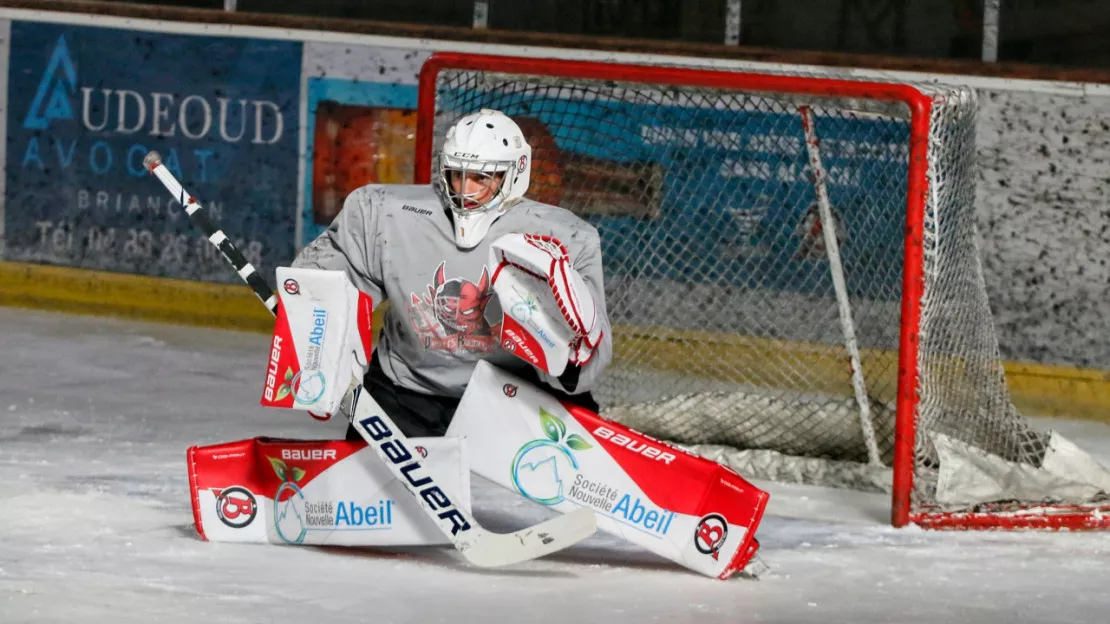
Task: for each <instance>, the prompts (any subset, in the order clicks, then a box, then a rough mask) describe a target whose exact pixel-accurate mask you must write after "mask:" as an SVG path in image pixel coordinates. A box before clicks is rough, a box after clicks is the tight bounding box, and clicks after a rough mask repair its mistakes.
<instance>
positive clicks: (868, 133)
mask: <svg viewBox="0 0 1110 624" xmlns="http://www.w3.org/2000/svg"><path fill="white" fill-rule="evenodd" d="M931 96H932V98H933V102H934V107H933V116H932V120H931V121H932V124H931V134H930V135H929V136H928V141H929V185H928V188H929V197H928V201H927V206H926V224H925V231H926V262H925V267H924V275H925V280H926V284H925V293H926V297H925V300H924V308H923V319H922V323H921V347H920V350H921V355H920V358H919V360H920V387H919V394H920V397H921V401H920V405H919V409H918V414H917V416H918V423H919V426H918V431H917V437H916V441H917V449H916V457H917V463H918V467H919V472H920V473H922V475H923V478H920V479H917V480H915V482H916V483H917V491H916V493H915V499H914V503H915V505H918V506H927V505H929V504H930V502H931V500H932V499H931V496H932V495H931V493H930V489H929V488H930V487H931V483H932V481H930V479H929V478H928V475H927V474H926V473H928V471H929V470H930V469H931V468H933V467H934V464H935V452H934V451H932V449H931V443H930V440H929V435H928V434H929V432H931V431H939V432H943V433H945V434H947V435H950V436H952V437H954V438H956V439H960V440H964V441H966V442H970V443H972V444H974V445H976V446H978V447H981V448H984V449H986V450H988V451H991V452H994V453H997V454H999V455H1002V456H1004V457H1007V458H1012V459H1017V460H1023V461H1034V462H1035V461H1038V457H1037V454H1038V453H1041V452H1043V450H1042V449H1041V445H1040V438H1039V437H1038V436H1037V435H1036V434H1033V433H1031V432H1030V431H1029V429H1028V427H1027V426H1026V425H1025V423H1024V421H1023V420H1022V419H1021V417H1020V416H1019V415H1018V414H1017V413H1016V412H1015V411H1014V409H1013V407H1012V406H1011V405H1010V401H1009V397H1008V395H1007V390H1006V386H1005V379H1004V376H1003V372H1002V368H1001V364H1000V361H999V358H998V346H997V342H996V339H995V336H994V332H993V326H992V322H991V317H990V310H989V307H988V304H987V300H986V291H985V289H984V287H983V278H982V272H981V270H980V266H979V259H978V252H977V248H976V240H975V239H976V233H975V226H974V219H973V214H972V211H973V209H974V205H973V199H974V182H975V180H974V162H973V158H974V153H975V150H974V120H975V110H976V102H975V96H974V93H973V92H971V91H969V90H960V89H952V90H945V89H939V88H933V89H932V93H931ZM435 102H436V108H435V112H434V117H433V119H434V124H435V136H436V137H437V140H439V141H442V137H443V135H444V134H445V133H446V130H447V128H448V127H449V126H450V125H451V124H452V123H454V122H455V121H456V120H457V119H458V118H459V117H461V116H463V115H465V114H467V113H471V112H474V111H477V110H479V109H481V108H493V109H497V110H501V111H502V112H504V113H506V114H508V115H509V116H511V117H513V118H514V120H516V121H517V122H518V124H519V125H520V126H521V128H522V130H523V131H524V133H525V135H526V136H527V137H528V140H529V142H530V143H531V145H532V146H533V164H532V182H531V187H530V190H529V192H528V197H530V198H532V199H535V200H538V201H543V202H547V203H551V204H555V205H560V206H563V207H564V208H567V209H569V210H571V211H573V212H575V213H576V214H578V215H579V216H581V217H583V218H584V219H586V220H588V221H590V222H591V223H593V224H594V225H595V226H596V227H597V228H598V230H599V232H600V234H601V238H602V252H603V257H604V265H605V279H606V283H605V294H606V301H607V305H608V311H609V316H610V320H611V322H612V324H613V326H614V361H613V363H612V364H611V365H610V367H609V369H608V371H607V372H606V374H605V376H604V378H603V382H602V385H601V387H600V388H598V389H597V390H596V391H595V396H596V398H597V399H598V400H599V402H600V403H601V404H602V406H603V407H602V414H603V415H605V416H607V417H609V418H612V419H615V420H618V421H621V422H623V423H625V424H627V425H629V426H632V427H634V428H636V429H639V430H641V431H644V432H646V433H649V434H651V435H654V436H657V437H660V438H662V439H666V440H671V441H675V442H678V443H680V444H683V445H686V446H693V445H703V446H701V447H700V448H701V450H702V451H703V452H705V453H707V454H711V455H713V456H714V457H715V458H717V459H719V460H722V461H725V460H729V461H730V463H733V465H734V466H735V465H736V462H735V461H732V460H731V459H730V458H733V457H734V455H732V454H731V453H730V452H725V451H729V450H731V449H752V450H756V451H757V452H758V453H760V454H759V455H756V456H755V457H756V459H755V460H750V461H749V462H748V463H746V464H744V474H746V475H748V476H753V477H769V478H776V479H783V478H788V479H793V480H801V481H810V482H828V481H830V480H833V481H835V479H834V478H832V477H831V474H832V473H834V472H836V471H835V470H833V471H830V469H829V468H828V466H838V465H839V466H845V467H847V468H846V469H845V471H842V472H841V473H839V474H842V475H843V474H847V475H849V476H848V477H847V480H848V481H849V482H848V483H840V484H841V485H850V486H853V487H879V488H881V487H883V485H882V482H883V480H884V478H883V477H882V476H879V477H876V476H875V474H874V473H871V474H869V475H867V476H861V470H860V464H861V463H865V462H867V460H868V456H867V451H866V448H865V446H864V432H863V430H862V428H861V423H860V409H859V405H858V403H857V401H856V399H855V397H854V395H853V388H852V382H851V376H850V375H851V371H850V368H849V358H848V352H847V351H846V349H845V340H844V333H843V331H842V326H841V317H840V313H839V312H838V306H837V299H836V294H835V289H834V284H833V278H832V272H831V271H830V263H829V258H828V254H827V253H826V249H825V244H824V238H823V233H822V230H823V228H832V229H833V231H834V232H835V236H836V239H837V241H838V243H839V250H840V257H841V263H842V267H843V272H844V275H845V278H844V279H845V284H844V285H845V289H844V290H845V292H846V293H847V298H848V303H849V307H850V310H851V321H852V322H853V323H854V327H855V333H856V336H857V338H858V341H859V349H860V363H861V369H862V373H863V378H864V385H865V387H866V393H867V396H868V397H869V398H870V404H871V405H870V408H871V419H872V421H873V423H872V424H873V427H874V435H875V439H876V441H877V443H878V447H879V451H880V456H881V459H882V461H883V463H884V464H885V465H887V466H889V464H890V462H891V458H892V453H893V446H894V429H895V408H894V399H895V396H896V377H897V351H898V340H899V327H900V307H901V280H902V264H903V244H904V229H905V225H906V202H907V199H906V198H907V192H908V187H907V185H908V175H909V174H908V171H909V146H910V142H911V136H910V123H909V121H910V113H909V108H908V107H907V106H906V105H905V104H900V103H890V102H876V101H869V100H866V99H863V100H861V99H849V98H836V97H825V96H823V97H809V96H805V97H803V96H796V95H791V94H788V93H783V94H771V95H769V94H767V93H755V92H746V91H744V89H743V87H742V86H740V87H736V88H695V87H672V86H665V85H660V84H638V83H630V82H613V81H595V80H586V79H581V78H574V77H570V76H566V77H557V78H553V77H547V76H537V75H519V74H511V75H510V74H502V73H493V72H479V71H461V70H447V71H441V72H440V74H439V78H438V81H437V84H436V99H435ZM802 105H805V106H807V107H809V108H810V110H811V112H812V114H813V117H814V128H815V132H816V135H817V138H818V140H819V154H820V159H821V162H822V164H823V166H824V169H825V171H826V173H827V181H826V182H827V187H826V188H827V193H828V197H829V202H830V204H831V209H832V215H833V221H834V223H822V220H821V218H820V216H819V210H818V206H817V202H816V198H817V193H816V192H815V185H814V176H813V175H812V169H811V167H810V165H809V163H808V155H807V151H806V143H805V134H804V130H803V126H802V118H801V115H800V114H799V106H802ZM438 147H439V145H438V144H437V145H436V148H437V149H436V152H438ZM433 170H434V169H433ZM782 457H800V458H805V459H803V460H802V461H801V465H802V466H803V468H802V469H800V470H799V471H795V472H793V473H791V474H792V475H793V476H792V477H791V476H790V475H787V474H786V472H784V471H783V470H782V468H781V466H780V465H779V464H778V463H776V462H775V461H772V459H773V458H782ZM879 468H880V469H881V467H879ZM880 475H881V473H880ZM887 475H888V476H889V473H887ZM868 484H870V485H868Z"/></svg>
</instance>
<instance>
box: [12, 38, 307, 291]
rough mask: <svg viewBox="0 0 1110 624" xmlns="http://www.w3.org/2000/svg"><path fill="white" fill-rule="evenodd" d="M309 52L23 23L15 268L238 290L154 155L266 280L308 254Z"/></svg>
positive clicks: (16, 122)
mask: <svg viewBox="0 0 1110 624" xmlns="http://www.w3.org/2000/svg"><path fill="white" fill-rule="evenodd" d="M301 47H302V46H301V44H300V43H299V42H284V41H266V40H257V39H245V38H228V37H202V36H182V35H169V34H161V33H152V32H133V31H125V30H115V29H106V28H92V27H83V26H75V25H68V24H42V23H32V22H20V21H15V22H12V25H11V43H10V64H9V76H8V81H9V93H10V97H9V100H8V102H9V106H8V114H7V126H8V141H7V163H8V167H7V172H6V193H5V200H6V211H5V217H4V218H5V223H4V225H5V228H4V231H5V233H6V239H7V241H6V242H7V248H6V256H7V259H9V260H22V261H31V262H43V263H48V264H59V265H67V266H75V267H83V268H93V269H106V270H112V271H120V272H127V273H140V274H147V275H157V276H168V277H178V278H189V279H201V280H211V281H235V280H238V277H237V276H236V275H235V274H234V272H233V271H232V270H230V268H229V267H228V266H227V265H226V264H225V262H224V260H223V259H222V258H221V257H220V255H219V253H218V252H217V251H216V250H215V249H214V248H213V247H212V245H210V244H209V243H208V242H207V241H206V240H205V239H204V238H203V236H202V235H201V234H200V232H199V231H198V230H197V229H196V228H195V227H193V226H192V225H191V224H190V223H189V220H188V218H187V217H186V216H185V214H184V213H183V212H182V211H181V207H180V205H179V204H177V203H176V202H175V201H173V200H172V199H171V198H170V197H169V196H168V195H167V194H166V193H165V190H164V189H163V188H162V186H161V185H160V184H158V183H157V181H155V180H153V179H149V174H148V173H147V172H146V170H145V169H144V168H143V166H142V161H143V157H144V156H145V155H146V154H147V152H148V151H150V150H157V151H158V152H160V153H161V154H162V158H163V161H164V162H165V164H166V166H167V167H168V168H169V169H170V171H172V172H173V173H174V175H175V176H177V177H178V178H179V179H180V180H181V182H182V183H183V185H184V186H185V188H187V189H188V190H189V191H190V192H192V193H193V194H195V196H196V197H197V198H198V200H200V201H201V203H202V204H204V205H205V206H206V207H208V208H209V209H210V210H211V211H212V213H213V214H212V216H213V218H214V219H215V220H216V221H217V222H218V223H219V224H220V225H221V226H222V227H223V229H224V230H225V231H226V232H227V234H228V236H230V237H231V238H232V239H233V240H234V241H235V242H236V244H238V245H239V246H240V248H241V249H242V250H243V252H244V254H245V255H246V256H247V258H248V260H250V261H251V262H252V263H254V264H255V265H256V266H259V267H262V268H263V269H264V275H267V277H269V276H270V274H272V270H273V267H274V266H275V265H276V264H280V263H285V262H288V261H289V260H290V259H291V258H292V257H293V253H294V235H295V234H294V233H295V225H296V214H295V213H296V187H297V181H296V180H297V175H296V172H297V167H298V159H297V117H298V115H297V113H298V111H297V106H298V101H299V98H298V93H299V84H300V75H299V68H300V57H301Z"/></svg>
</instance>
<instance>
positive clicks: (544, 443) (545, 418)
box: [447, 362, 768, 579]
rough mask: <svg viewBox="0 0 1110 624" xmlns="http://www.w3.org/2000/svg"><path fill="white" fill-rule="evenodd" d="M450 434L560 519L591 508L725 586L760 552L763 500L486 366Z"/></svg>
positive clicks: (487, 470)
mask: <svg viewBox="0 0 1110 624" xmlns="http://www.w3.org/2000/svg"><path fill="white" fill-rule="evenodd" d="M447 435H448V436H459V437H463V438H466V441H467V444H468V445H469V448H470V449H471V451H472V452H471V453H470V459H471V466H470V467H471V470H473V471H474V472H475V473H477V474H479V475H481V476H483V477H485V478H487V479H489V480H491V481H494V482H495V483H498V484H500V485H502V486H504V487H507V488H509V489H512V490H514V491H516V492H518V493H519V494H521V495H522V496H524V497H525V498H528V499H530V500H532V501H535V502H537V503H540V504H542V505H545V506H548V507H551V508H552V509H555V510H558V511H561V512H564V513H566V512H569V511H573V510H575V509H577V508H579V507H585V508H589V509H593V510H594V511H595V512H596V513H597V517H598V522H597V524H598V528H600V529H601V530H603V531H605V532H607V533H611V534H613V535H617V536H620V537H622V538H624V539H627V540H629V541H631V542H633V543H635V544H638V545H639V546H642V547H644V548H646V549H648V550H650V551H652V552H654V553H656V554H658V555H661V556H663V557H666V558H667V559H670V560H672V561H675V562H677V563H679V564H681V565H683V566H685V567H687V568H690V569H691V570H694V571H696V572H699V573H701V574H705V575H708V576H713V577H716V578H719V579H726V578H729V577H730V576H732V575H733V574H736V573H738V572H741V571H742V570H743V569H744V567H745V565H747V563H748V562H749V560H750V559H751V558H752V556H753V555H754V554H755V552H756V550H757V549H758V546H759V545H758V542H757V541H756V539H755V531H756V528H757V527H758V526H759V522H760V520H761V519H762V517H763V512H764V509H765V508H766V506H767V500H768V494H767V493H766V492H763V491H762V490H760V489H758V488H756V487H755V486H753V485H752V484H750V483H748V482H747V481H746V480H745V479H744V478H743V477H741V476H740V475H738V474H736V473H735V472H733V471H732V470H730V469H728V468H726V467H724V466H721V465H719V464H717V463H715V462H712V461H709V460H707V459H704V458H702V457H698V456H696V455H693V454H691V453H689V452H687V451H684V450H682V449H680V448H678V447H675V446H672V445H669V444H666V443H664V442H661V441H659V440H655V439H653V438H651V437H649V436H646V435H644V434H641V433H639V432H637V431H634V430H631V429H629V428H627V427H624V426H622V425H620V424H618V423H614V422H610V421H607V420H605V419H603V418H601V417H600V416H598V415H597V414H594V413H593V412H590V411H589V410H586V409H583V408H580V407H577V406H573V405H563V404H561V403H560V402H559V401H557V400H556V399H554V398H553V397H551V396H549V395H548V394H546V393H545V392H543V391H541V390H540V389H538V388H536V387H535V386H533V385H531V384H529V383H528V382H526V381H524V380H521V379H519V378H517V377H514V376H513V375H510V374H508V373H506V372H504V371H502V370H500V369H498V368H496V367H494V366H492V365H491V364H488V363H486V362H479V363H478V366H477V368H476V369H475V371H474V376H473V377H472V378H471V381H470V384H469V385H468V386H467V390H466V393H465V394H464V395H463V398H462V401H461V402H460V404H459V407H458V410H457V411H456V412H455V418H454V420H453V421H452V423H451V426H450V428H448V430H447Z"/></svg>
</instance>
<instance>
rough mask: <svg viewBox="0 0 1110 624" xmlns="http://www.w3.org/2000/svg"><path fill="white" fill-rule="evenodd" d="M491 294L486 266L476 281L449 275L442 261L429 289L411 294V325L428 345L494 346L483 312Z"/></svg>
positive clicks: (484, 348)
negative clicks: (449, 276) (419, 293)
mask: <svg viewBox="0 0 1110 624" xmlns="http://www.w3.org/2000/svg"><path fill="white" fill-rule="evenodd" d="M491 296H493V293H492V291H491V290H490V280H489V272H488V271H487V270H486V269H485V267H483V268H482V275H481V277H479V278H478V281H477V283H475V282H471V281H470V280H467V279H463V278H461V277H455V278H451V279H448V278H447V263H446V262H441V263H440V264H439V268H437V269H436V271H435V274H434V275H433V277H432V283H431V284H429V285H428V292H427V293H426V294H425V295H424V296H423V297H420V296H418V295H417V294H416V293H412V294H411V296H410V297H411V301H410V303H409V315H410V317H411V318H412V324H413V329H415V330H416V332H417V333H418V334H420V335H421V336H422V337H423V338H424V346H425V347H426V348H429V349H436V350H440V351H452V352H458V351H471V352H482V353H488V352H490V351H492V350H493V338H492V332H491V331H490V327H489V323H487V322H486V319H485V318H484V317H483V316H482V314H483V312H485V309H486V303H488V302H489V300H490V297H491Z"/></svg>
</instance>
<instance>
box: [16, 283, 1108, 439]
mask: <svg viewBox="0 0 1110 624" xmlns="http://www.w3.org/2000/svg"><path fill="white" fill-rule="evenodd" d="M0 305H4V306H17V307H24V308H36V309H44V310H55V311H62V312H73V313H80V314H100V315H108V316H122V317H127V318H135V319H142V320H147V321H156V322H167V323H177V324H185V325H199V326H205V327H220V328H228V329H238V330H243V331H255V332H262V333H269V332H270V331H272V330H273V324H274V321H273V317H271V316H270V313H269V312H268V311H267V310H266V308H265V307H263V306H262V305H261V304H260V303H259V301H258V299H257V298H256V297H255V296H254V294H253V293H252V292H251V290H250V289H249V288H247V287H246V286H244V285H240V284H209V283H203V282H194V281H188V280H179V279H170V278H161V277H146V276H140V275H131V274H123V273H108V272H103V271H90V270H85V269H73V268H66V267H55V266H47V265H38V264H24V263H15V262H0ZM383 311H384V306H380V307H379V308H378V310H377V311H375V314H374V317H375V318H374V327H375V329H377V328H380V327H381V322H382V321H381V314H382V312H383ZM614 330H615V331H614V334H615V335H616V336H617V337H618V339H617V341H616V343H615V344H614V349H615V351H616V355H617V357H618V358H621V359H624V360H626V361H627V360H629V359H631V360H634V361H637V362H648V363H650V366H651V368H654V369H657V370H666V371H671V372H680V373H685V374H690V375H696V376H699V377H707V378H718V379H721V378H724V379H728V380H730V381H734V382H738V383H750V384H755V385H768V386H774V387H776V388H790V387H791V381H792V380H798V379H800V375H799V372H800V371H797V369H798V367H799V365H801V366H804V369H805V371H804V372H805V375H806V377H807V382H806V388H808V389H809V390H811V391H822V392H831V393H841V394H844V395H845V396H851V386H850V385H849V379H848V374H847V358H846V357H845V355H844V353H843V352H842V351H841V350H838V349H835V348H831V347H829V346H827V345H816V344H807V343H797V342H784V341H776V340H769V339H762V338H753V337H749V336H742V335H735V334H720V333H711V332H699V331H688V330H673V329H665V328H642V327H620V326H618V327H615V328H614ZM861 357H862V360H863V366H864V371H865V372H866V373H867V377H868V379H869V383H871V384H872V386H874V388H873V390H872V392H874V393H876V394H877V396H878V398H880V399H884V400H889V399H890V398H892V397H891V396H888V395H890V394H891V393H892V392H893V389H894V384H895V377H896V375H897V366H896V362H897V358H896V354H895V353H894V352H893V351H882V350H874V349H872V350H863V351H862V352H861ZM729 363H735V365H734V366H730V364H729ZM1003 365H1004V367H1005V369H1006V378H1007V382H1008V385H1009V388H1010V394H1011V397H1012V399H1013V401H1014V404H1015V405H1016V406H1017V407H1018V409H1019V410H1021V411H1022V412H1025V413H1029V414H1035V415H1039V416H1061V417H1070V418H1084V419H1089V420H1098V421H1102V422H1110V371H1100V370H1089V369H1080V368H1072V367H1065V366H1049V365H1045V364H1034V363H1028V362H1004V363H1003Z"/></svg>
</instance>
